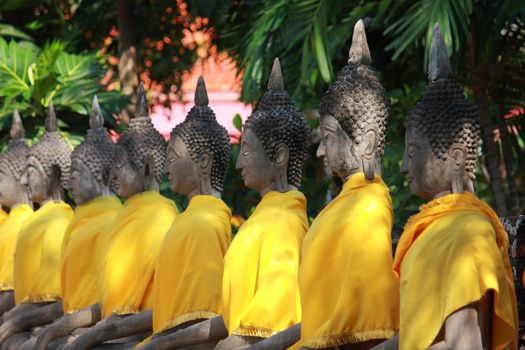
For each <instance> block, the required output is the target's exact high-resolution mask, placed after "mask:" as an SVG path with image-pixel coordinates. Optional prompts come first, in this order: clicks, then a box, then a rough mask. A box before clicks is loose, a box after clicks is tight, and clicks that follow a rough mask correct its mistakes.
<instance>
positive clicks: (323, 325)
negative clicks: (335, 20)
mask: <svg viewBox="0 0 525 350" xmlns="http://www.w3.org/2000/svg"><path fill="white" fill-rule="evenodd" d="M371 62H372V60H371V57H370V52H369V49H368V44H367V40H366V34H365V30H364V25H363V22H362V21H361V20H360V21H358V22H357V24H356V25H355V28H354V33H353V38H352V46H351V48H350V52H349V57H348V64H347V65H346V66H345V67H343V69H342V70H341V71H340V72H339V74H338V76H337V79H336V81H335V82H334V84H333V85H332V86H330V87H329V89H328V91H327V92H326V93H325V95H324V96H323V97H322V99H321V104H320V118H321V119H320V129H321V135H322V139H321V142H320V145H319V148H318V150H317V156H318V157H320V158H322V159H323V161H324V164H325V167H326V169H327V173H329V174H331V175H333V176H337V177H339V178H341V180H342V181H343V188H342V191H341V193H340V194H339V195H338V196H337V197H336V198H334V200H333V201H332V202H331V203H329V204H328V205H327V206H326V207H325V208H324V209H323V210H322V211H321V213H319V215H318V216H317V217H316V219H315V220H314V222H313V223H312V225H311V226H310V229H309V230H308V233H307V235H306V237H305V239H304V242H303V250H302V252H303V255H302V261H301V267H300V269H299V281H300V290H301V306H302V320H301V325H300V326H295V327H292V328H290V329H288V330H286V331H284V332H282V333H281V334H278V335H276V336H274V337H272V338H270V339H269V340H267V341H264V342H261V343H260V344H257V346H255V347H254V348H256V349H286V348H287V347H289V346H291V345H293V344H294V343H295V342H297V341H298V340H299V337H300V340H301V345H302V347H303V349H368V348H370V346H372V345H374V344H376V343H378V342H380V341H381V340H382V339H387V338H390V337H391V336H393V335H394V334H395V333H396V331H397V329H398V324H397V323H398V321H397V316H398V311H397V310H398V297H397V296H398V288H399V287H398V285H397V282H396V279H395V275H394V274H393V272H392V251H391V249H392V248H391V229H392V224H393V215H392V212H393V208H392V202H391V199H390V196H389V190H388V187H387V186H386V185H385V184H384V182H383V181H382V179H381V177H380V175H381V172H380V164H381V157H382V155H383V150H384V143H385V134H386V126H387V122H388V117H389V115H390V100H389V96H388V94H387V92H386V91H385V89H384V88H383V86H382V85H381V82H380V81H379V79H378V77H377V74H376V73H375V71H374V70H373V69H372V67H371V66H370V64H371ZM378 303H380V304H381V306H380V307H376V306H377V305H378Z"/></svg>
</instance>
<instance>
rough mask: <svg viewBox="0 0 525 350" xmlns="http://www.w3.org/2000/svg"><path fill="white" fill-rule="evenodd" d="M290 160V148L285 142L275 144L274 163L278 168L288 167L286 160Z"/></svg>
mask: <svg viewBox="0 0 525 350" xmlns="http://www.w3.org/2000/svg"><path fill="white" fill-rule="evenodd" d="M289 160H290V149H289V148H288V145H286V144H285V143H280V144H278V145H277V149H276V150H275V165H276V166H277V169H279V170H287V169H288V161H289Z"/></svg>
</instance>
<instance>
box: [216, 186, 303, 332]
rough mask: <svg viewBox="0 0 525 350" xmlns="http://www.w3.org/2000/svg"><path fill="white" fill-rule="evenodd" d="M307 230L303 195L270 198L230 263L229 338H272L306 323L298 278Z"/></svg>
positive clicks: (237, 241)
mask: <svg viewBox="0 0 525 350" xmlns="http://www.w3.org/2000/svg"><path fill="white" fill-rule="evenodd" d="M307 229H308V219H307V216H306V198H305V197H304V195H303V194H302V193H301V192H299V191H289V192H285V193H280V192H269V193H267V194H266V195H265V196H264V197H263V198H262V200H261V202H260V203H259V204H258V205H257V208H256V209H255V211H254V212H253V214H252V215H251V216H250V218H249V219H248V220H247V221H246V222H245V223H244V224H243V225H242V226H241V228H240V230H239V232H238V233H237V235H236V236H235V238H234V239H233V242H232V244H231V246H230V249H228V252H227V253H226V257H225V266H224V278H223V287H222V301H223V317H224V321H225V323H226V326H227V327H228V330H229V332H230V334H235V335H241V336H256V337H263V338H268V337H271V336H272V335H274V334H275V333H278V332H280V331H282V330H284V329H286V328H288V327H290V326H293V325H294V324H296V323H298V322H301V304H300V293H299V285H298V280H297V274H298V269H299V262H300V252H301V244H302V241H303V238H304V235H305V234H306V230H307Z"/></svg>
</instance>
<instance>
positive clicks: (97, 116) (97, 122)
mask: <svg viewBox="0 0 525 350" xmlns="http://www.w3.org/2000/svg"><path fill="white" fill-rule="evenodd" d="M102 126H104V117H103V116H102V112H101V110H100V105H99V104H98V98H97V95H95V97H93V105H92V107H91V115H90V116H89V127H90V128H91V129H94V128H99V127H102Z"/></svg>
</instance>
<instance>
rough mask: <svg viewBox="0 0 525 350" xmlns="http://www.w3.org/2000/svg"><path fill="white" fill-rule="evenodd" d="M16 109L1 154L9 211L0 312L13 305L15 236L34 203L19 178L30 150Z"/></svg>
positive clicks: (0, 243) (1, 247)
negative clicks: (4, 147) (5, 148)
mask: <svg viewBox="0 0 525 350" xmlns="http://www.w3.org/2000/svg"><path fill="white" fill-rule="evenodd" d="M24 135H25V130H24V126H23V125H22V119H20V115H19V114H18V111H17V110H15V111H14V113H13V122H12V124H11V133H10V136H11V139H10V140H9V144H8V146H7V152H6V153H5V154H3V155H1V156H0V203H1V204H2V206H5V207H7V208H9V215H8V216H7V217H6V218H5V219H4V220H3V221H2V222H1V223H0V232H1V234H0V316H1V315H2V314H3V313H4V312H6V311H7V310H9V309H11V308H12V307H13V306H14V302H15V299H14V290H13V289H14V287H13V263H14V255H15V247H16V239H17V237H18V233H19V232H20V229H21V228H22V225H23V224H24V222H25V221H26V220H27V219H28V218H29V217H30V216H31V214H32V213H33V204H32V203H31V200H30V199H29V195H28V193H27V189H26V187H25V186H24V185H23V184H22V182H21V178H22V175H23V173H24V171H25V168H26V158H27V153H28V152H29V147H28V146H27V141H26V140H25V139H24Z"/></svg>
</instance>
